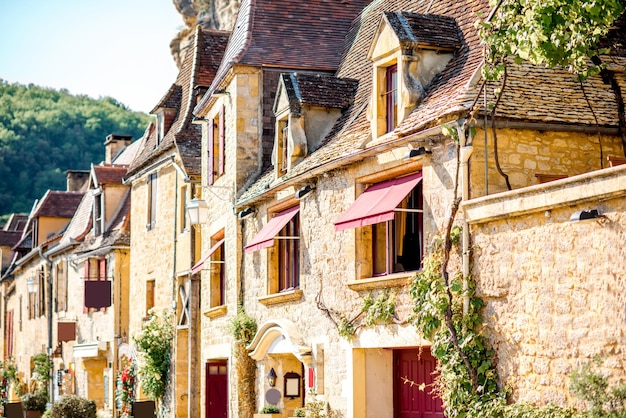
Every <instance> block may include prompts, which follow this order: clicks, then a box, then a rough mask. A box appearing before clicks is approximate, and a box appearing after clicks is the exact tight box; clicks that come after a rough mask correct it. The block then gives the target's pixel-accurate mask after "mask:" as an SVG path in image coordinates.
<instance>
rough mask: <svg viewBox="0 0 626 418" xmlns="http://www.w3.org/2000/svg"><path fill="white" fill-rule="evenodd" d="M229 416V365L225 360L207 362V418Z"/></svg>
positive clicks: (225, 417)
mask: <svg viewBox="0 0 626 418" xmlns="http://www.w3.org/2000/svg"><path fill="white" fill-rule="evenodd" d="M227 417H228V366H227V363H226V362H225V361H224V362H209V363H207V364H206V418H227Z"/></svg>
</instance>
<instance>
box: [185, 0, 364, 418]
mask: <svg viewBox="0 0 626 418" xmlns="http://www.w3.org/2000/svg"><path fill="white" fill-rule="evenodd" d="M365 5H366V2H365V1H358V2H349V3H337V2H334V1H322V2H315V3H298V4H294V3H293V2H287V1H278V2H269V1H243V2H242V3H241V7H240V9H239V14H238V16H237V20H236V22H235V25H234V30H233V32H232V34H231V36H230V41H229V44H228V48H227V49H226V51H225V53H224V58H223V60H222V63H221V65H220V67H219V69H218V72H217V75H216V77H215V80H214V81H213V83H212V84H211V86H210V87H209V89H208V91H207V92H206V94H205V95H204V97H203V99H202V100H201V101H200V103H199V104H198V105H197V106H196V109H195V110H194V113H195V115H196V117H197V118H198V119H202V120H203V141H202V146H203V148H202V156H203V159H202V186H203V187H202V198H203V199H204V200H205V201H206V202H207V204H208V207H209V208H210V210H209V216H208V219H207V220H206V223H205V224H204V225H202V234H203V239H202V243H203V257H202V260H201V262H200V263H198V264H197V265H196V266H195V268H194V272H196V273H197V276H199V277H200V278H201V279H200V280H201V283H202V284H201V300H202V312H203V314H204V315H203V316H202V340H201V347H202V352H201V363H200V364H202V372H203V374H202V380H201V381H202V384H203V386H205V387H206V392H205V391H203V395H205V397H204V400H203V402H202V405H203V407H204V412H203V414H207V416H220V417H221V416H225V414H227V413H228V414H229V415H231V416H249V414H250V413H251V412H252V410H254V409H257V406H256V405H255V400H254V393H253V392H255V391H254V389H253V388H248V386H247V383H245V384H244V383H242V382H248V381H249V379H250V376H246V375H242V374H238V372H237V368H238V367H242V364H238V361H237V359H236V358H235V357H234V354H233V353H234V352H236V349H235V341H234V339H233V336H232V334H231V333H230V332H229V324H230V322H231V320H232V319H233V318H234V317H235V315H236V314H237V311H238V307H239V306H243V307H244V308H245V309H246V310H249V306H250V303H256V299H251V298H253V295H252V294H250V293H249V291H250V289H249V288H248V285H247V284H245V282H246V280H250V279H253V280H257V278H256V277H252V278H249V277H250V276H249V273H248V272H247V271H246V269H245V268H244V266H247V265H248V261H247V260H248V256H247V255H245V254H244V248H243V246H242V242H243V241H242V238H243V236H244V235H245V234H246V233H247V232H246V231H249V226H248V222H249V221H243V220H240V219H239V218H238V217H237V212H236V208H235V207H234V206H233V204H234V202H235V199H238V198H239V197H240V196H241V195H242V193H244V192H245V190H246V189H247V188H248V187H249V186H250V184H251V183H252V182H254V181H255V179H256V178H257V177H259V176H260V175H261V174H262V173H263V172H264V171H265V170H267V169H269V168H270V167H271V164H272V163H271V155H272V147H273V144H274V132H275V122H274V120H275V118H274V115H273V111H272V107H273V104H274V96H275V92H276V89H277V87H278V79H279V76H280V74H281V73H283V72H289V73H293V72H295V71H304V72H305V73H310V72H315V73H317V72H320V71H322V72H324V73H325V74H327V75H330V74H332V73H333V72H334V71H335V70H336V68H337V66H338V64H339V61H340V56H341V49H342V43H343V38H344V36H345V35H346V33H347V32H348V29H349V27H350V24H351V22H352V20H353V19H354V18H355V17H356V16H357V15H358V13H359V12H360V10H361V8H362V7H364V6H365ZM303 28H306V30H305V31H303ZM295 51H307V52H306V53H296V52H295ZM320 129H323V128H322V127H320ZM258 319H260V318H258ZM243 363H245V362H243ZM268 370H269V368H268ZM297 371H298V372H300V370H299V369H298V370H297ZM244 386H245V388H246V389H245V390H244V389H243V388H244ZM254 386H258V385H256V384H255V385H254ZM209 388H210V389H209ZM248 389H251V390H248ZM261 389H262V387H261V386H260V387H259V390H258V399H259V400H260V399H262V397H263V394H264V392H262V391H261ZM205 393H206V394H205ZM299 399H302V396H300V397H299ZM295 402H297V401H295ZM295 402H294V403H295ZM250 404H252V406H251V405H250Z"/></svg>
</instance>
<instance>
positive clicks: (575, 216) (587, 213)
mask: <svg viewBox="0 0 626 418" xmlns="http://www.w3.org/2000/svg"><path fill="white" fill-rule="evenodd" d="M604 217H605V216H604V215H601V214H600V213H599V212H598V209H591V210H581V211H579V212H574V213H572V216H570V218H569V221H570V222H579V221H586V220H588V219H596V218H604Z"/></svg>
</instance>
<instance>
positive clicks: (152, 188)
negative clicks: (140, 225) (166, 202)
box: [146, 173, 157, 230]
mask: <svg viewBox="0 0 626 418" xmlns="http://www.w3.org/2000/svg"><path fill="white" fill-rule="evenodd" d="M156 206H157V174H156V173H152V174H150V175H149V176H148V223H147V224H146V228H147V229H148V230H151V229H153V228H154V226H155V224H156V210H157V208H156Z"/></svg>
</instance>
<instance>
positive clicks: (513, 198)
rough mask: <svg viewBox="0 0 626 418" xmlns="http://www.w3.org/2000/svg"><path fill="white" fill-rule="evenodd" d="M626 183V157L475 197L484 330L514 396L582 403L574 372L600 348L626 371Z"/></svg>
mask: <svg viewBox="0 0 626 418" xmlns="http://www.w3.org/2000/svg"><path fill="white" fill-rule="evenodd" d="M625 184H626V167H624V166H621V167H618V168H610V169H605V170H599V171H595V172H593V173H588V174H586V175H583V176H580V177H578V178H573V179H567V180H562V181H560V182H557V183H553V184H546V185H541V186H534V187H532V188H528V189H526V190H524V191H519V192H516V191H513V192H508V193H506V194H503V195H500V196H499V195H496V196H490V197H487V198H483V199H478V200H476V201H475V202H471V201H470V203H469V205H468V206H467V209H468V212H467V213H468V217H469V218H470V222H471V224H472V229H471V233H472V239H473V249H474V254H473V266H474V267H473V274H474V277H475V279H476V281H477V285H478V286H477V291H478V293H479V295H480V296H481V297H482V298H483V299H484V301H485V302H486V308H485V310H484V312H483V314H484V321H485V324H486V327H487V328H486V332H485V335H486V336H487V337H488V338H489V340H490V342H491V344H492V345H493V347H494V348H495V349H496V352H497V367H498V372H499V374H500V377H501V379H502V383H503V385H508V386H510V387H511V388H512V389H513V398H514V399H516V400H520V401H526V402H533V403H540V404H545V403H548V402H555V403H558V404H561V405H565V404H568V403H573V402H574V403H575V399H573V397H572V395H571V394H570V393H569V391H568V390H567V387H568V384H569V377H570V375H571V373H572V371H573V370H575V369H578V368H580V366H581V365H582V364H583V363H586V362H589V361H590V360H591V359H592V358H594V357H595V356H601V357H603V358H604V359H605V361H604V366H603V368H602V372H605V373H607V374H611V375H612V378H611V381H612V382H615V381H617V380H623V379H624V378H626V374H625V373H624V370H625V366H626V364H625V361H624V352H625V350H626V325H625V324H626V317H625V311H624V306H626V305H625V303H626V296H625V295H624V292H623V291H622V289H623V288H624V286H625V284H626V277H625V276H624V274H623V272H624V271H625V270H626V261H625V260H626V257H625V255H626V254H625V250H624V249H623V242H624V239H625V238H626V232H625V231H626V229H625V226H626V203H625V201H624V194H625V192H624V185H625ZM507 208H508V209H507ZM596 208H597V209H598V210H599V211H600V213H601V214H602V217H601V218H599V219H597V220H591V221H585V222H570V221H569V219H570V216H571V215H572V213H574V212H576V211H580V210H589V209H596Z"/></svg>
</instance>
